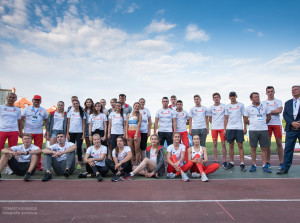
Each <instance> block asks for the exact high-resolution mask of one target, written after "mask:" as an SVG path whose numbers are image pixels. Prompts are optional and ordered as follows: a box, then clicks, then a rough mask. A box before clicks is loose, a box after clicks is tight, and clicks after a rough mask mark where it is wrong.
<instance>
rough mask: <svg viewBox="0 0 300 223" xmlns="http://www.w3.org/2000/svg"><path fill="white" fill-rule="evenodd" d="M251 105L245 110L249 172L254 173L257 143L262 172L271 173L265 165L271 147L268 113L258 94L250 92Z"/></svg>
mask: <svg viewBox="0 0 300 223" xmlns="http://www.w3.org/2000/svg"><path fill="white" fill-rule="evenodd" d="M250 99H251V101H252V104H251V105H249V106H248V107H247V108H246V110H245V123H246V124H248V125H249V138H250V146H251V159H252V166H251V168H250V170H249V171H250V172H255V171H256V148H257V143H258V142H259V144H260V148H261V159H262V163H263V168H262V170H263V172H266V173H271V172H272V171H271V169H270V168H269V166H267V165H266V162H267V148H268V147H270V146H271V140H270V137H269V132H268V126H267V124H268V123H269V121H270V120H271V114H270V111H269V110H268V108H267V107H266V106H264V105H263V104H261V103H260V98H259V94H258V93H257V92H252V93H251V94H250Z"/></svg>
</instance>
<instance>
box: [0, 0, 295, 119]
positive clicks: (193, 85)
mask: <svg viewBox="0 0 300 223" xmlns="http://www.w3.org/2000/svg"><path fill="white" fill-rule="evenodd" d="M299 11H300V1H297V0H285V1H283V0H257V1H255V0H243V1H240V0H226V1H223V0H185V1H182V0H136V1H130V0H56V1H55V0H47V1H46V0H44V1H29V0H1V1H0V77H1V79H0V84H1V88H5V89H10V88H12V87H15V88H16V93H17V95H18V97H26V98H27V99H29V100H31V98H32V97H33V95H35V94H39V95H41V96H42V101H43V102H42V106H44V107H46V108H49V107H51V106H52V105H56V103H57V102H58V101H59V100H62V101H65V103H66V106H69V105H70V104H71V103H70V98H71V96H73V95H77V96H78V97H79V99H80V101H81V104H83V103H84V101H85V99H87V98H92V99H93V100H94V101H99V100H100V99H102V98H104V99H106V100H107V102H109V100H110V99H111V98H114V97H118V95H119V94H120V93H124V94H126V95H127V103H129V104H130V105H132V104H133V103H134V102H136V101H138V99H139V98H142V97H143V98H145V99H146V106H145V107H148V108H149V109H150V111H151V113H152V117H153V118H154V115H155V112H156V110H158V109H159V108H161V99H162V97H164V96H167V97H170V96H171V95H176V96H177V98H178V99H180V100H182V101H183V105H184V109H185V110H187V111H188V110H189V109H190V108H191V107H192V106H193V105H194V103H193V96H194V95H195V94H199V95H200V96H201V98H202V104H203V105H205V106H207V107H209V106H210V105H212V104H213V101H212V94H213V93H214V92H219V93H220V94H221V97H222V100H221V102H222V103H225V104H227V103H229V99H228V94H229V92H230V91H236V93H237V95H238V101H240V102H243V103H244V104H245V105H246V106H247V105H249V104H250V103H251V102H250V99H249V95H250V93H251V92H253V91H256V92H259V93H260V96H261V99H262V100H265V99H266V95H265V88H266V86H269V85H272V86H274V87H275V91H276V94H275V97H276V98H278V99H281V100H283V101H286V100H288V99H289V98H291V87H292V86H293V85H299V84H300V80H299V76H300V75H299V74H300V13H299ZM107 107H110V106H109V103H108V105H107Z"/></svg>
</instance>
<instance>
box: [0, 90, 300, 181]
mask: <svg viewBox="0 0 300 223" xmlns="http://www.w3.org/2000/svg"><path fill="white" fill-rule="evenodd" d="M266 94H267V96H268V98H267V100H265V101H263V102H261V101H260V96H259V93H257V92H253V93H251V94H250V100H251V102H252V103H251V105H249V106H248V107H246V108H245V106H244V104H243V103H241V102H238V101H237V94H236V92H233V91H232V92H230V93H229V99H230V104H228V105H225V104H222V103H221V96H220V94H219V93H214V94H213V95H212V99H213V101H214V104H213V105H212V106H211V107H209V108H206V107H205V106H203V105H201V97H200V96H199V95H194V103H195V106H194V107H193V108H191V109H190V111H189V112H187V111H185V110H184V109H183V102H182V101H181V100H177V98H176V96H174V95H173V96H171V104H170V105H169V99H168V97H163V98H162V108H161V109H159V110H158V111H157V112H156V115H155V121H154V133H151V126H152V120H151V114H150V111H149V109H147V108H145V102H146V101H145V99H144V98H141V99H140V100H139V101H138V102H135V103H134V104H133V106H132V107H131V106H130V105H128V104H126V95H124V94H120V95H119V100H118V99H116V98H113V99H111V100H110V105H111V108H110V109H107V108H106V100H105V99H101V100H100V102H96V103H94V102H93V100H92V99H91V98H88V99H86V100H85V103H84V107H81V106H80V102H79V100H78V98H77V97H76V96H73V97H72V98H71V101H72V106H70V107H68V108H67V109H65V104H64V102H63V101H59V102H58V103H57V109H56V111H53V112H50V113H49V115H48V114H47V111H46V109H44V108H42V107H41V106H40V105H41V102H42V98H41V96H39V95H35V96H34V97H33V99H32V103H33V105H32V106H28V107H26V108H25V109H24V110H23V111H22V112H21V110H20V109H19V108H18V107H16V106H15V105H14V103H15V101H16V100H17V95H16V94H14V93H10V94H8V96H7V103H6V104H5V105H1V106H0V149H1V152H2V154H3V156H2V157H1V160H0V173H1V172H2V171H3V169H4V168H5V167H6V166H8V167H9V168H10V169H11V171H13V172H14V173H15V174H17V175H24V180H25V181H29V180H30V176H31V175H32V174H33V173H34V171H35V170H38V171H42V167H41V154H42V153H43V154H44V170H45V175H44V177H43V179H42V180H43V181H48V180H50V179H52V174H51V169H53V170H54V172H55V173H56V175H64V176H65V177H69V176H70V175H71V174H73V172H74V170H75V168H77V169H81V166H82V165H85V167H86V168H85V169H86V172H83V173H80V175H79V176H78V177H79V178H88V177H95V178H96V179H97V180H98V181H102V179H103V176H105V175H106V174H107V173H108V172H109V171H111V172H112V173H113V174H114V176H113V178H112V181H120V180H132V179H133V178H134V176H135V175H137V174H139V175H144V176H145V177H154V178H159V177H160V176H163V175H164V173H165V159H164V156H165V152H164V149H163V146H164V143H165V141H166V143H167V148H166V154H167V157H166V160H167V168H166V170H167V175H166V176H167V178H170V179H172V178H175V177H177V176H181V178H182V180H183V181H188V180H189V177H188V175H187V172H188V171H190V173H191V176H192V177H193V178H201V179H202V181H208V178H207V174H209V173H212V172H214V171H216V170H217V169H218V168H219V160H218V137H220V139H221V145H222V155H223V160H222V166H223V167H224V168H225V169H232V168H234V166H235V163H234V143H235V142H236V143H237V144H238V149H239V157H240V170H241V171H242V172H246V167H245V163H244V149H243V142H244V135H245V134H246V133H247V126H248V130H249V139H250V146H251V158H252V165H251V167H250V169H249V171H250V172H255V171H256V169H257V167H256V149H257V146H258V143H259V145H260V148H261V157H262V164H263V166H262V171H263V172H266V173H271V169H270V167H271V163H270V146H271V140H270V138H271V136H272V134H273V133H274V136H275V138H276V145H277V152H278V159H279V161H280V165H279V170H278V172H277V174H287V173H288V171H289V168H290V167H291V164H292V159H293V152H294V147H295V143H296V140H297V138H298V140H300V108H299V107H300V106H299V105H300V86H293V87H292V95H293V99H291V100H289V101H287V102H286V103H285V107H284V111H283V106H282V101H280V100H278V99H275V98H274V94H275V90H274V87H272V86H268V87H267V88H266ZM282 111H283V117H284V119H285V121H286V141H285V143H286V144H285V150H284V156H283V147H282V130H281V129H282V122H281V119H280V114H281V113H282ZM209 123H210V124H211V135H212V139H213V153H214V163H212V164H210V165H207V160H208V159H207V150H206V147H205V145H206V137H207V134H208V133H209V127H210V125H209ZM23 125H24V126H23ZM187 125H188V126H189V128H187ZM43 126H45V127H46V133H45V137H46V138H47V140H48V141H49V144H50V145H49V146H47V147H46V148H44V149H42V145H43ZM188 134H190V135H191V136H192V142H193V143H192V146H190V145H189V139H188ZM149 136H150V142H151V143H150V146H147V140H148V138H149ZM18 137H21V138H22V140H23V144H21V145H17V144H18ZM7 139H8V148H4V146H5V142H6V140H7ZM83 140H85V142H86V147H87V149H86V151H83V149H82V144H83ZM32 141H33V142H34V144H32ZM226 141H227V142H228V143H229V162H227V148H226V143H225V142H226ZM83 152H85V155H84V157H83ZM75 154H77V160H78V161H77V162H76V161H75V160H76V159H75V157H76V156H75ZM17 157H19V158H17ZM0 178H1V175H0Z"/></svg>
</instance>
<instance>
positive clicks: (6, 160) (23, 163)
mask: <svg viewBox="0 0 300 223" xmlns="http://www.w3.org/2000/svg"><path fill="white" fill-rule="evenodd" d="M22 140H23V144H22V145H18V146H12V147H10V148H4V149H3V150H2V153H3V156H2V158H1V160H0V180H1V172H2V170H3V169H4V167H6V165H8V166H9V167H10V169H11V170H12V171H13V172H14V173H15V174H16V175H18V176H24V179H23V180H24V181H30V176H31V174H34V171H35V168H36V166H37V163H38V159H39V154H41V153H42V150H41V149H40V148H39V147H37V146H35V145H33V144H32V136H31V134H24V135H23V138H22ZM17 156H18V157H19V160H17V159H16V157H17Z"/></svg>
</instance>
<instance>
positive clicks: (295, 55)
mask: <svg viewBox="0 0 300 223" xmlns="http://www.w3.org/2000/svg"><path fill="white" fill-rule="evenodd" d="M296 61H298V62H300V47H297V48H296V49H294V50H292V51H289V52H286V53H283V54H281V55H280V56H278V57H276V58H274V59H273V60H270V61H268V62H267V63H266V65H269V66H271V67H276V66H280V65H286V64H294V63H295V62H296Z"/></svg>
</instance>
